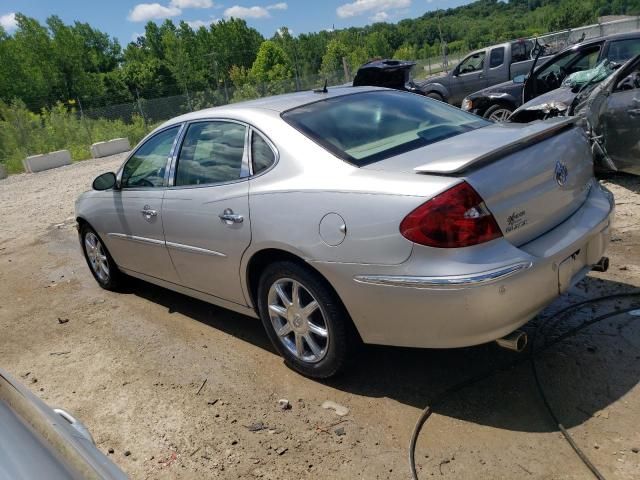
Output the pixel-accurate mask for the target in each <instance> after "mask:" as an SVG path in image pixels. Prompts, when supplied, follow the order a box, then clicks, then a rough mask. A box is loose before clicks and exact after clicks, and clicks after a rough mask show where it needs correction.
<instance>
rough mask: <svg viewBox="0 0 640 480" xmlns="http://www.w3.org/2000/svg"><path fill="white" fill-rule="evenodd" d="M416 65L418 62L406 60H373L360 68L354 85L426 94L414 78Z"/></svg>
mask: <svg viewBox="0 0 640 480" xmlns="http://www.w3.org/2000/svg"><path fill="white" fill-rule="evenodd" d="M415 65H416V62H409V61H406V60H390V59H385V60H372V61H370V62H367V63H365V64H364V65H362V66H361V67H360V68H359V69H358V72H357V73H356V76H355V78H354V79H353V86H354V87H385V88H393V89H395V90H403V91H406V92H412V93H418V94H421V95H424V94H425V92H424V91H422V90H421V89H420V87H418V85H416V84H415V82H414V81H413V79H412V75H411V74H412V71H413V67H415Z"/></svg>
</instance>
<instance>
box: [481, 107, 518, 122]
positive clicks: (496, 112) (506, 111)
mask: <svg viewBox="0 0 640 480" xmlns="http://www.w3.org/2000/svg"><path fill="white" fill-rule="evenodd" d="M513 110H514V109H513V108H511V107H510V106H508V105H502V104H499V103H497V104H495V105H491V106H490V107H489V108H487V110H486V111H485V112H484V115H483V117H484V118H486V119H487V120H492V121H494V122H498V123H501V122H506V121H507V120H508V119H509V116H510V115H511V114H512V113H513ZM492 117H493V118H492Z"/></svg>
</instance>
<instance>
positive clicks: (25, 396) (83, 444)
mask: <svg viewBox="0 0 640 480" xmlns="http://www.w3.org/2000/svg"><path fill="white" fill-rule="evenodd" d="M35 478H46V479H48V480H58V479H59V480H63V479H64V480H68V479H81V478H83V479H100V480H120V479H125V478H127V476H126V475H125V474H124V473H123V472H122V471H121V470H120V469H119V468H118V467H117V466H116V465H115V464H114V463H113V462H111V460H109V459H108V458H107V457H106V456H105V455H104V454H103V453H102V452H100V450H98V448H97V447H96V446H95V443H94V441H93V438H92V437H91V434H90V433H89V431H88V430H87V428H86V427H85V426H84V425H83V424H82V423H81V422H80V421H79V420H76V419H75V418H74V417H73V416H72V415H71V414H69V413H68V412H66V411H65V410H61V409H55V410H54V409H51V408H49V407H48V406H47V405H46V404H45V403H44V402H43V401H42V400H40V399H39V398H38V397H36V396H35V395H34V394H33V393H31V392H30V391H29V390H28V389H27V388H26V387H25V386H23V385H21V384H20V383H19V382H18V381H17V380H15V379H14V378H12V377H11V376H10V375H9V374H8V373H7V372H5V371H4V370H2V369H0V480H32V479H35Z"/></svg>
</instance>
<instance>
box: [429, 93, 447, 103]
mask: <svg viewBox="0 0 640 480" xmlns="http://www.w3.org/2000/svg"><path fill="white" fill-rule="evenodd" d="M427 97H429V98H433V99H434V100H439V101H441V102H444V99H443V98H442V95H440V94H439V93H436V92H429V93H427Z"/></svg>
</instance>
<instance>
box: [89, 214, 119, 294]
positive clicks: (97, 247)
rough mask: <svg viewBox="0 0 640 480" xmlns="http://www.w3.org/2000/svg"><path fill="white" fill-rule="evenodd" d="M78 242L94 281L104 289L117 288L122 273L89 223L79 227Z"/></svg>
mask: <svg viewBox="0 0 640 480" xmlns="http://www.w3.org/2000/svg"><path fill="white" fill-rule="evenodd" d="M80 242H81V244H82V252H83V253H84V258H85V260H86V261H87V265H89V269H90V270H91V273H92V274H93V278H95V279H96V282H98V284H99V285H100V286H101V287H102V288H104V289H105V290H115V289H116V288H118V286H119V284H120V281H121V277H122V274H121V273H120V270H118V266H117V265H116V263H115V262H114V261H113V258H111V255H110V254H109V251H108V250H107V247H105V246H104V244H103V243H102V240H101V239H100V237H99V236H98V234H97V233H96V231H95V230H94V229H93V228H91V227H90V226H89V225H86V224H85V225H83V226H82V228H81V229H80Z"/></svg>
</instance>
